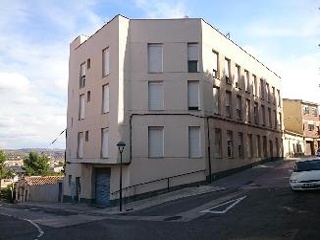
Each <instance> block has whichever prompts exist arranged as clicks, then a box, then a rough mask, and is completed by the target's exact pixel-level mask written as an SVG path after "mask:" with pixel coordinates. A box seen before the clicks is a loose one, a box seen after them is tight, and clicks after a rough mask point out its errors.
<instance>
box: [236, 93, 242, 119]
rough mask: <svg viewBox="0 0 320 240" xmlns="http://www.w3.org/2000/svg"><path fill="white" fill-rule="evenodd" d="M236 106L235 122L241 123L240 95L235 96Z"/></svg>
mask: <svg viewBox="0 0 320 240" xmlns="http://www.w3.org/2000/svg"><path fill="white" fill-rule="evenodd" d="M236 104H237V106H236V108H237V109H236V111H237V120H239V121H241V120H242V97H241V95H237V103H236Z"/></svg>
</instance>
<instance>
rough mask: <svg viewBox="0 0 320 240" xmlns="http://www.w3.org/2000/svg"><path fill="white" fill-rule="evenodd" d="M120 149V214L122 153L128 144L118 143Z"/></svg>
mask: <svg viewBox="0 0 320 240" xmlns="http://www.w3.org/2000/svg"><path fill="white" fill-rule="evenodd" d="M117 146H118V149H119V153H120V184H119V185H120V187H119V188H120V189H119V194H120V198H119V201H120V205H119V206H120V212H122V153H123V150H124V147H125V146H126V144H125V143H124V142H122V141H120V142H118V143H117Z"/></svg>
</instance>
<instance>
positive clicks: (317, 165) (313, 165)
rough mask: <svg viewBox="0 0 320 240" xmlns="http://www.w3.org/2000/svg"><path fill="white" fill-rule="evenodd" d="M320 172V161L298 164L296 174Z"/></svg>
mask: <svg viewBox="0 0 320 240" xmlns="http://www.w3.org/2000/svg"><path fill="white" fill-rule="evenodd" d="M311 170H320V160H313V161H305V162H297V163H296V167H295V172H302V171H311Z"/></svg>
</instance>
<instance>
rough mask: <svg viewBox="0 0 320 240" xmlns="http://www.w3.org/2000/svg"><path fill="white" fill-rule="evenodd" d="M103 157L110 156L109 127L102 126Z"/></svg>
mask: <svg viewBox="0 0 320 240" xmlns="http://www.w3.org/2000/svg"><path fill="white" fill-rule="evenodd" d="M101 157H102V158H108V157H109V129H108V128H102V130H101Z"/></svg>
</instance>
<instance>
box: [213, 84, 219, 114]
mask: <svg viewBox="0 0 320 240" xmlns="http://www.w3.org/2000/svg"><path fill="white" fill-rule="evenodd" d="M212 93H213V113H214V114H220V88H218V87H216V86H213V88H212Z"/></svg>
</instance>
